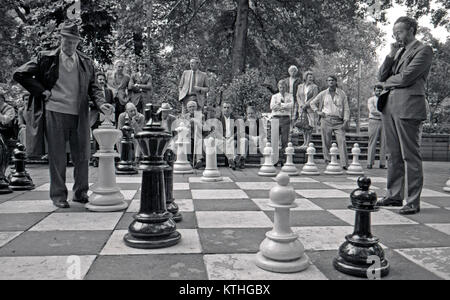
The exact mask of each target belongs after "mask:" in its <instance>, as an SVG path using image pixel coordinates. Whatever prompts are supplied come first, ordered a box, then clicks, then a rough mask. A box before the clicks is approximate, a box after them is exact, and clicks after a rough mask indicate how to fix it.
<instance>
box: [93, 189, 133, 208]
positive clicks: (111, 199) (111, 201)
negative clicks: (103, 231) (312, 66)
mask: <svg viewBox="0 0 450 300" xmlns="http://www.w3.org/2000/svg"><path fill="white" fill-rule="evenodd" d="M91 190H92V191H93V193H92V195H91V196H90V197H89V203H87V204H86V205H85V208H86V209H88V210H90V211H96V212H111V211H120V210H124V209H126V208H127V207H128V203H126V202H125V201H124V198H123V195H122V193H121V192H119V191H117V192H112V193H101V194H99V193H97V192H96V191H94V190H93V189H91Z"/></svg>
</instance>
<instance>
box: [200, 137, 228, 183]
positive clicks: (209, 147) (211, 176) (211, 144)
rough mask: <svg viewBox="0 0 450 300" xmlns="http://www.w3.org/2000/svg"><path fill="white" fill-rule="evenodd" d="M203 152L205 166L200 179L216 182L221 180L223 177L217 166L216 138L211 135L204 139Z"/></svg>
mask: <svg viewBox="0 0 450 300" xmlns="http://www.w3.org/2000/svg"><path fill="white" fill-rule="evenodd" d="M205 154H206V167H205V170H204V171H203V177H202V181H204V182H216V181H222V180H223V178H222V176H221V175H220V172H219V169H218V168H217V155H216V140H215V138H213V137H210V138H208V139H205Z"/></svg>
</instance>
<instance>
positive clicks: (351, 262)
mask: <svg viewBox="0 0 450 300" xmlns="http://www.w3.org/2000/svg"><path fill="white" fill-rule="evenodd" d="M370 184H371V180H370V178H367V177H365V176H363V177H359V178H358V186H359V188H358V189H356V190H354V191H353V192H352V193H351V194H350V198H351V202H352V204H351V205H350V206H349V207H348V208H349V209H351V210H354V211H356V216H355V228H354V231H353V234H351V235H347V236H346V237H345V239H346V242H344V243H343V244H342V245H341V246H340V247H339V252H338V256H337V257H336V258H335V259H334V261H333V266H334V267H335V269H336V270H338V271H340V272H342V273H345V274H348V275H352V276H357V277H364V278H375V279H376V278H377V276H379V277H383V276H386V275H388V274H389V263H388V261H387V260H386V258H385V256H384V250H383V248H381V246H380V244H379V239H378V238H377V237H375V236H373V235H372V233H371V221H370V214H371V213H372V212H376V211H378V210H379V208H378V207H376V206H375V203H376V201H377V194H376V193H375V192H373V191H370V190H369V187H370Z"/></svg>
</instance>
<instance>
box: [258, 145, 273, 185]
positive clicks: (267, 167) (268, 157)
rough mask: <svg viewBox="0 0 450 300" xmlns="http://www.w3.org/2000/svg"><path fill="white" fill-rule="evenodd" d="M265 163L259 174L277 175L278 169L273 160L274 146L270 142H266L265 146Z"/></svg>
mask: <svg viewBox="0 0 450 300" xmlns="http://www.w3.org/2000/svg"><path fill="white" fill-rule="evenodd" d="M263 155H264V164H263V165H262V166H261V168H260V169H259V172H258V175H259V176H266V177H275V176H277V169H276V168H275V167H274V165H273V162H272V146H271V145H270V143H266V147H265V148H264V153H263Z"/></svg>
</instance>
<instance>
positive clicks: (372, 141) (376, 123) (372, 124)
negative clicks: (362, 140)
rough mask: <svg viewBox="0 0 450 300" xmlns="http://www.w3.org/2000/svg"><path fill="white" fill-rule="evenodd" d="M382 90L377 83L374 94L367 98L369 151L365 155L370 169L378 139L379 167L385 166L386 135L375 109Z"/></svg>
mask: <svg viewBox="0 0 450 300" xmlns="http://www.w3.org/2000/svg"><path fill="white" fill-rule="evenodd" d="M382 92H383V86H382V85H381V84H377V85H376V86H375V88H374V93H375V96H373V97H371V98H369V100H367V108H368V109H369V130H368V131H369V151H368V152H369V153H368V155H367V156H368V157H367V169H372V166H373V161H374V160H375V153H376V150H377V141H378V138H379V139H380V169H385V168H386V137H385V134H384V129H383V122H382V121H381V113H380V112H379V111H378V109H377V102H378V97H380V95H381V93H382Z"/></svg>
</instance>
